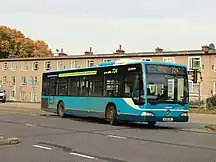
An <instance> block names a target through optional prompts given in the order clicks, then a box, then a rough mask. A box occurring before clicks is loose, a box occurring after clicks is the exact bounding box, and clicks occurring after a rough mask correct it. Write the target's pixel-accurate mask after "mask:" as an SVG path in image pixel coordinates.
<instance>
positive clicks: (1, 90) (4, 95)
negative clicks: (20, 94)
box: [0, 88, 6, 103]
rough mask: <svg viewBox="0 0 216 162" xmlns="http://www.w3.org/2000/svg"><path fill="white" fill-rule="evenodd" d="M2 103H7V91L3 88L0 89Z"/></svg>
mask: <svg viewBox="0 0 216 162" xmlns="http://www.w3.org/2000/svg"><path fill="white" fill-rule="evenodd" d="M0 102H2V103H5V102H6V91H5V90H4V89H2V88H0Z"/></svg>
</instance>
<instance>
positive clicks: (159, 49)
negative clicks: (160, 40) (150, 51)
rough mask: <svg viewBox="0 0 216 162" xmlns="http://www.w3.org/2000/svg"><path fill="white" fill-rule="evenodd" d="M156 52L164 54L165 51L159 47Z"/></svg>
mask: <svg viewBox="0 0 216 162" xmlns="http://www.w3.org/2000/svg"><path fill="white" fill-rule="evenodd" d="M155 52H156V53H162V52H163V49H162V48H159V47H157V48H156V49H155Z"/></svg>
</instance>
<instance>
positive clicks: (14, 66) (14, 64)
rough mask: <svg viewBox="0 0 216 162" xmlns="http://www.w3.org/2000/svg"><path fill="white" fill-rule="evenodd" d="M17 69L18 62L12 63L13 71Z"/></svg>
mask: <svg viewBox="0 0 216 162" xmlns="http://www.w3.org/2000/svg"><path fill="white" fill-rule="evenodd" d="M16 69H17V64H16V63H15V62H12V63H11V71H16Z"/></svg>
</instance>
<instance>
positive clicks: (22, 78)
mask: <svg viewBox="0 0 216 162" xmlns="http://www.w3.org/2000/svg"><path fill="white" fill-rule="evenodd" d="M21 82H22V83H21V84H22V85H26V84H27V79H26V77H25V76H22V77H21Z"/></svg>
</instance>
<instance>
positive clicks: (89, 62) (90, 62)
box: [87, 60, 95, 67]
mask: <svg viewBox="0 0 216 162" xmlns="http://www.w3.org/2000/svg"><path fill="white" fill-rule="evenodd" d="M92 63H93V66H95V61H94V60H88V61H87V67H92V66H90V65H91V64H92Z"/></svg>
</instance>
